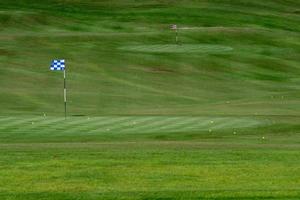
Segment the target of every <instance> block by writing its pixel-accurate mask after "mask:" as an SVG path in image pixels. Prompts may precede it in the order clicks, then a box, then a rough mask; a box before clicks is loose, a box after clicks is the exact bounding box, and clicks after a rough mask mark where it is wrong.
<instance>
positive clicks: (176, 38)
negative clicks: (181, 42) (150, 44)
mask: <svg viewBox="0 0 300 200" xmlns="http://www.w3.org/2000/svg"><path fill="white" fill-rule="evenodd" d="M171 30H175V34H176V35H175V41H176V44H178V28H177V25H176V24H172V25H171Z"/></svg>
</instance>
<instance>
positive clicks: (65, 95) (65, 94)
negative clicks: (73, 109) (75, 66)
mask: <svg viewBox="0 0 300 200" xmlns="http://www.w3.org/2000/svg"><path fill="white" fill-rule="evenodd" d="M64 102H65V119H67V88H66V68H65V69H64Z"/></svg>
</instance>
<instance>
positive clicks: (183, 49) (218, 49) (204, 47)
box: [120, 44, 233, 54]
mask: <svg viewBox="0 0 300 200" xmlns="http://www.w3.org/2000/svg"><path fill="white" fill-rule="evenodd" d="M120 50H125V51H135V52H149V53H203V54H209V53H224V52H227V51H232V50H233V49H232V48H231V47H227V46H222V45H212V44H178V45H176V44H173V45H172V44H168V45H166V44H157V45H135V46H124V47H121V48H120Z"/></svg>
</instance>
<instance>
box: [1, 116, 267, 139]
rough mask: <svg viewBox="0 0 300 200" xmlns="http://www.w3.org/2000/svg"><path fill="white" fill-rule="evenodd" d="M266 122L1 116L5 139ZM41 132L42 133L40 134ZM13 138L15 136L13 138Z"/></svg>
mask: <svg viewBox="0 0 300 200" xmlns="http://www.w3.org/2000/svg"><path fill="white" fill-rule="evenodd" d="M267 123H268V122H267V121H263V120H260V121H259V120H255V119H251V118H249V117H248V118H247V117H240V118H234V117H172V116H171V117H170V116H169V117H168V116H148V117H142V116H136V117H133V116H129V117H91V118H90V117H68V118H67V119H66V120H64V118H61V117H1V118H0V132H2V134H1V135H0V138H1V139H2V141H4V140H6V141H9V140H11V141H14V140H15V141H16V140H17V139H18V140H19V141H24V140H25V141H33V140H35V139H34V138H35V137H37V138H36V139H37V141H41V140H44V141H47V139H51V140H53V139H55V138H57V137H64V136H67V137H68V138H72V137H74V138H73V140H74V139H75V138H76V137H89V136H96V137H97V136H100V137H104V138H105V137H107V138H111V137H121V138H122V137H123V138H124V137H126V135H128V134H133V135H140V136H139V137H141V135H143V134H147V133H154V134H155V133H160V134H165V133H170V134H172V133H184V132H190V133H195V132H199V131H204V132H205V131H206V132H210V133H211V132H213V131H216V130H227V131H231V132H232V133H233V132H234V131H235V130H237V129H239V128H247V127H257V126H259V125H265V124H267ZM41 133H42V134H41ZM12 137H13V139H12Z"/></svg>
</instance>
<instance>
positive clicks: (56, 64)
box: [50, 60, 65, 71]
mask: <svg viewBox="0 0 300 200" xmlns="http://www.w3.org/2000/svg"><path fill="white" fill-rule="evenodd" d="M50 70H53V71H55V70H57V71H63V70H65V60H53V61H52V63H51V66H50Z"/></svg>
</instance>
